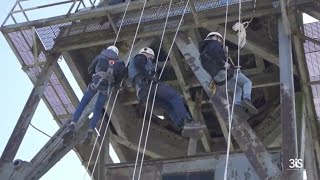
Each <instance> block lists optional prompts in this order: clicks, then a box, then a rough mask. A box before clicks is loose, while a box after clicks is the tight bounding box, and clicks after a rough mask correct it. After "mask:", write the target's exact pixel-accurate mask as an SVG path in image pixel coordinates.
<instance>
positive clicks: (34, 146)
mask: <svg viewBox="0 0 320 180" xmlns="http://www.w3.org/2000/svg"><path fill="white" fill-rule="evenodd" d="M14 2H15V0H10V1H9V0H8V1H2V2H1V6H0V10H1V11H0V12H1V13H0V22H1V23H2V22H3V21H4V19H5V17H6V16H7V14H8V13H9V11H10V9H11V8H12V7H13V5H14ZM30 2H33V3H34V4H32V5H39V4H40V3H39V0H38V1H37V0H31V1H30ZM46 2H48V1H46ZM27 5H28V4H27ZM29 5H30V4H29ZM26 7H27V6H26ZM59 10H61V11H62V9H59ZM59 10H57V9H55V10H54V11H53V10H51V11H46V13H45V15H46V16H47V17H49V16H53V15H54V14H56V13H59V12H57V11H59ZM63 12H66V11H63ZM41 14H42V13H41ZM28 16H30V17H31V19H32V16H34V14H32V13H29V14H28ZM20 18H21V17H20ZM17 19H18V20H19V16H17ZM0 34H1V35H0V54H1V61H0V82H1V83H2V85H1V86H0V87H1V88H0V99H1V101H2V103H1V108H0V114H1V116H2V120H1V122H2V124H1V126H0V154H2V152H3V150H4V148H5V146H6V143H7V141H8V140H9V138H10V135H11V133H12V131H13V129H14V126H15V124H16V122H17V120H18V118H19V116H20V114H21V112H22V109H23V107H24V105H25V103H26V101H27V99H28V97H29V95H30V93H31V91H32V88H33V84H32V83H31V81H30V79H29V78H28V76H27V75H26V74H25V73H24V72H23V71H22V69H21V64H20V63H19V61H18V60H17V58H16V56H15V54H14V53H13V51H12V50H11V48H10V46H9V45H8V43H7V41H6V40H5V38H4V37H3V35H2V33H0ZM60 65H61V66H62V69H63V71H65V72H66V71H68V68H66V64H65V63H64V62H60ZM67 73H69V74H70V72H67ZM67 77H72V75H69V76H67ZM69 82H70V84H71V86H73V87H77V88H76V94H77V96H78V98H81V96H82V92H81V90H80V88H79V87H78V86H77V84H76V82H75V81H74V79H73V80H72V79H71V80H70V81H69ZM32 124H33V125H34V126H36V127H37V128H39V129H41V130H42V131H44V132H45V133H47V134H49V135H53V134H54V133H55V132H56V131H57V130H58V125H57V124H56V122H55V121H54V120H53V117H52V115H51V113H50V112H49V111H48V109H47V107H46V105H45V104H44V103H43V101H42V100H41V102H40V104H39V106H38V108H37V110H36V112H35V114H34V117H33V119H32ZM48 140H49V137H47V136H45V135H43V134H41V133H39V132H38V131H36V130H35V129H33V128H32V127H29V128H28V131H27V133H26V135H25V137H24V139H23V141H22V144H21V146H20V148H19V151H18V153H17V155H16V159H21V160H24V161H30V160H31V159H32V157H33V156H34V155H35V154H36V153H37V152H38V151H39V150H40V149H41V148H42V147H43V145H45V143H46V142H47V141H48ZM114 156H115V155H114V154H113V157H114ZM85 173H86V171H85V168H84V166H82V165H81V162H80V160H79V159H78V156H77V155H76V153H74V151H70V153H68V154H67V155H66V156H65V157H64V158H62V159H61V160H60V161H59V162H58V163H57V164H56V165H55V166H54V167H53V168H52V169H50V170H49V171H48V172H47V173H46V174H45V175H44V176H43V177H42V178H41V180H57V179H61V180H63V179H68V180H79V179H83V176H84V174H85ZM87 179H89V177H88V176H87Z"/></svg>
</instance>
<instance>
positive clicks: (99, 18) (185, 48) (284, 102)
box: [0, 0, 320, 180]
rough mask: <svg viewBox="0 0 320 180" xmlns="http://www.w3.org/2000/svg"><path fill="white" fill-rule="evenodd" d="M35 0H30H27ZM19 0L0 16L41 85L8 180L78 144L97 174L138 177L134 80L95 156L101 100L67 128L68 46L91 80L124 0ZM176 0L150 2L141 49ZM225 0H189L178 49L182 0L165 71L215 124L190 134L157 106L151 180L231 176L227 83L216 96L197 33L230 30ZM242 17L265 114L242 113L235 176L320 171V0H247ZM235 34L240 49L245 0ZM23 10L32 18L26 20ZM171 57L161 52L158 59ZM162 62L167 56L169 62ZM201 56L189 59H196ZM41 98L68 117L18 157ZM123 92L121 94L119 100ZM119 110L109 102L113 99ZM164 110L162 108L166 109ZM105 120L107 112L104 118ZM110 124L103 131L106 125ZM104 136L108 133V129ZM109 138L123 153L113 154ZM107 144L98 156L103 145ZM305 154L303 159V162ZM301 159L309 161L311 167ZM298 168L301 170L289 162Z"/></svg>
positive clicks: (20, 129)
mask: <svg viewBox="0 0 320 180" xmlns="http://www.w3.org/2000/svg"><path fill="white" fill-rule="evenodd" d="M29 1H32V0H29ZM27 2H28V1H26V0H17V1H16V3H15V5H14V7H13V8H12V10H11V11H10V13H9V15H8V17H7V18H6V19H5V21H4V23H3V24H2V27H1V32H2V33H3V35H4V37H5V38H6V40H7V42H8V43H9V45H10V46H11V48H12V50H13V51H14V53H15V55H16V56H17V59H18V60H19V62H20V63H21V65H22V69H23V70H24V71H25V72H26V74H27V75H28V77H29V78H30V80H31V81H32V82H33V83H34V88H33V90H32V92H31V93H30V96H29V99H28V100H27V102H26V105H25V107H24V109H23V111H22V113H21V115H20V117H19V120H18V122H17V124H16V127H15V129H14V131H13V132H12V135H11V137H10V139H9V141H8V143H7V145H6V148H5V150H4V152H3V154H2V155H1V160H0V177H1V179H3V180H5V179H13V180H18V179H19V180H20V179H26V180H29V179H30V180H31V179H39V178H40V177H41V176H42V175H43V174H45V173H46V172H47V171H48V170H49V169H50V168H52V167H53V166H54V165H55V164H56V163H57V162H58V161H59V160H60V159H61V158H63V157H64V155H65V154H67V153H68V152H69V151H70V150H72V149H73V150H75V151H76V153H77V154H78V155H79V157H80V160H81V161H82V163H83V165H85V166H88V167H89V168H88V172H89V173H91V172H92V168H93V164H94V162H95V161H98V167H97V170H96V171H95V172H94V174H93V178H94V179H96V180H98V179H99V180H100V179H108V180H109V179H111V180H113V179H116V180H122V179H123V180H127V179H131V178H132V170H133V165H134V164H133V163H132V162H134V160H135V154H136V152H137V151H139V152H142V148H141V147H140V148H139V147H138V140H139V135H140V132H141V124H142V116H143V115H142V114H141V112H143V110H144V106H143V105H142V104H141V103H139V101H138V100H137V98H136V96H135V91H134V88H133V87H130V86H127V85H125V87H124V90H123V92H122V93H121V94H120V95H119V96H120V97H119V100H118V101H116V106H115V109H114V112H113V116H112V118H111V125H110V127H109V130H108V132H107V139H106V140H105V142H102V141H101V138H99V140H98V145H97V146H96V147H94V148H95V153H94V154H93V159H92V160H91V161H90V162H89V157H90V153H91V150H92V148H93V146H92V145H82V144H79V142H80V141H81V140H82V139H83V137H84V136H85V133H86V130H87V127H88V115H89V114H90V113H91V111H92V103H93V102H94V99H93V100H92V102H91V103H90V104H89V105H88V106H87V107H86V109H85V111H84V113H83V114H82V116H81V118H80V120H79V123H78V124H77V127H76V129H77V132H76V134H75V137H74V138H73V139H72V141H70V142H63V140H62V138H61V136H62V132H63V130H64V127H65V124H66V122H67V120H68V119H69V118H70V117H71V114H72V113H73V112H74V110H75V107H76V106H77V104H78V102H79V100H78V99H77V97H76V95H75V93H74V91H73V88H72V86H71V85H70V84H69V82H68V80H67V78H66V76H65V75H64V73H63V71H62V69H61V68H60V66H59V65H58V64H57V60H58V59H59V58H60V57H61V56H62V57H63V58H64V59H65V61H66V63H67V64H68V66H69V68H70V70H71V71H72V73H73V76H74V77H75V79H76V81H77V83H78V84H79V86H80V88H81V89H82V90H83V91H84V90H85V89H86V87H87V85H88V83H89V82H90V76H89V74H88V73H87V67H88V65H89V64H90V62H91V61H92V59H93V58H94V56H95V55H96V54H98V53H99V52H100V51H101V50H102V48H103V47H105V46H106V45H110V44H113V43H114V41H115V36H116V34H117V32H118V30H119V27H120V23H121V19H122V16H123V13H124V11H125V9H126V3H121V4H116V5H108V2H107V1H101V2H97V1H95V0H94V1H92V0H64V1H59V2H56V3H52V4H44V5H39V6H37V7H28V8H23V7H24V3H27ZM169 2H170V1H169V0H158V1H155V0H150V1H148V2H147V3H146V9H145V13H144V15H143V18H142V21H141V25H140V29H139V32H138V39H137V41H136V43H135V45H134V50H133V54H135V53H136V52H137V51H138V50H139V49H140V48H142V47H145V46H150V47H152V48H153V49H157V47H159V40H160V38H159V37H160V36H161V33H162V29H163V26H164V20H165V18H166V12H167V10H168V8H169V7H168V6H169ZM223 2H224V1H220V0H190V3H189V5H188V9H187V12H186V13H185V17H184V20H183V23H182V26H181V28H180V31H179V33H178V36H177V38H176V41H175V42H174V46H173V51H172V52H171V53H169V54H168V50H169V48H170V44H171V43H172V37H173V34H174V33H175V32H176V28H177V25H178V22H179V20H180V17H181V15H182V14H183V8H184V6H185V5H186V3H187V1H181V0H173V4H172V7H171V12H170V17H169V21H168V27H167V32H166V35H165V40H164V46H163V48H162V49H161V52H160V56H161V57H164V58H163V59H165V57H166V56H167V55H168V56H169V58H170V59H169V63H168V67H166V70H165V73H164V76H163V78H162V81H164V82H166V83H168V84H170V85H172V86H173V87H175V88H176V89H178V90H179V91H180V92H181V94H182V95H183V96H184V100H185V102H186V105H187V106H188V109H189V110H190V112H191V114H192V116H193V117H194V119H196V120H198V121H200V122H201V123H203V124H206V126H207V128H206V129H205V130H204V131H203V133H202V134H201V136H199V137H191V138H184V137H182V136H181V135H180V132H178V131H177V130H175V129H174V128H173V126H172V125H171V124H170V121H169V120H168V117H167V115H166V114H165V113H164V112H163V111H161V110H160V109H156V111H155V112H154V116H153V117H152V122H151V130H150V133H149V141H148V144H147V148H146V152H145V155H146V157H145V159H146V162H145V164H144V165H143V169H142V174H141V179H145V180H147V179H148V180H150V179H154V180H157V179H159V180H160V179H162V180H173V179H191V180H192V179H203V180H206V179H217V180H220V179H223V171H224V164H225V154H226V147H227V140H226V139H227V136H228V129H227V124H228V117H227V115H228V114H227V110H226V106H225V92H224V90H223V88H221V89H220V88H218V93H217V94H216V95H215V96H213V97H208V96H207V95H206V93H204V92H207V87H206V86H205V82H206V76H205V75H204V74H205V73H204V72H203V69H202V68H201V67H200V66H198V65H199V52H198V49H197V44H198V42H199V41H200V40H201V39H203V38H204V37H205V35H206V34H207V33H208V32H210V31H218V32H221V33H222V34H223V32H224V22H225V12H226V6H225V3H223ZM143 3H144V2H143V1H140V0H138V1H133V2H131V4H130V6H129V8H128V11H127V15H126V16H125V18H124V23H123V27H122V30H121V32H120V36H119V40H118V43H117V46H118V47H119V49H120V52H121V53H120V56H121V58H122V59H125V60H126V59H128V53H127V52H128V51H129V49H130V46H131V44H132V40H133V34H134V32H135V30H136V28H137V23H138V20H139V16H140V13H141V8H142V6H143ZM241 3H242V15H241V17H242V20H244V21H245V20H248V19H251V18H253V20H252V22H251V23H250V25H249V27H248V28H247V43H246V45H245V46H244V48H243V49H242V50H241V57H240V59H241V66H242V72H243V73H244V74H246V75H247V76H248V77H249V78H250V79H251V80H252V82H253V88H254V89H253V102H254V104H255V105H256V106H257V107H258V109H259V112H260V113H259V114H258V115H255V116H251V117H249V116H248V115H247V114H245V113H244V112H237V113H235V115H234V119H233V128H232V131H231V133H232V137H233V138H232V141H231V142H230V143H231V144H230V145H231V151H232V152H231V155H230V161H229V163H230V164H229V176H228V177H229V178H228V179H250V180H251V179H252V180H253V179H290V180H295V179H302V171H303V170H304V169H306V172H307V177H308V180H309V179H311V180H317V179H319V178H320V177H319V175H320V174H319V170H320V169H319V164H320V145H319V130H320V129H319V121H320V105H319V104H320V101H319V98H320V90H319V89H320V83H319V80H320V58H319V57H320V54H319V50H320V42H319V39H320V33H319V32H320V24H319V23H314V24H308V25H305V26H304V25H303V22H302V13H307V14H310V15H311V16H313V17H315V18H317V19H320V14H319V12H320V1H319V0H289V1H285V0H279V1H273V0H257V1H256V8H254V4H255V1H252V0H243V1H242V2H241ZM229 4H230V5H229V14H228V22H227V23H228V24H227V35H226V38H227V45H228V46H229V50H230V53H231V56H233V57H236V53H235V52H236V51H237V39H238V37H237V34H236V32H234V31H233V30H232V28H231V27H232V25H233V24H234V23H235V22H237V19H238V6H239V1H237V0H229ZM61 5H64V7H66V6H69V8H68V9H67V10H66V12H65V14H62V15H59V16H55V17H47V18H43V19H37V18H35V19H31V18H30V17H29V16H28V13H44V12H45V9H46V8H52V9H55V8H58V7H60V6H61ZM17 16H20V17H23V18H24V19H25V20H21V18H19V20H18V19H17V18H16V17H17ZM160 59H161V58H160ZM160 65H161V63H160ZM190 65H191V66H190ZM40 99H43V100H44V102H45V104H46V106H47V107H48V109H49V110H50V112H51V114H52V116H53V117H54V119H55V120H56V122H57V123H58V125H59V126H60V127H61V128H60V129H59V130H58V131H57V132H56V133H55V135H54V136H53V137H52V138H51V139H50V140H49V141H48V142H47V143H46V144H45V145H44V146H43V148H42V149H41V150H40V151H39V152H38V153H37V154H36V155H35V156H34V158H33V159H32V160H31V161H30V162H26V161H23V160H19V157H15V156H16V153H17V151H18V149H19V146H20V144H21V142H22V139H23V137H24V135H25V133H26V130H27V128H28V126H29V124H30V122H31V119H32V117H33V114H34V112H35V110H36V108H37V106H38V104H39V101H40ZM113 100H114V97H111V102H113ZM107 112H108V113H110V108H109V109H107ZM158 116H164V119H160V118H159V117H158ZM103 121H106V120H105V119H103V120H102V121H101V122H103ZM105 128H106V127H105V126H104V127H103V128H102V132H104V129H105ZM101 135H102V136H103V134H101ZM109 143H111V144H112V146H113V147H114V149H115V151H116V153H117V155H118V157H119V159H120V161H121V163H120V164H113V163H112V160H111V158H110V155H109ZM100 147H102V152H101V153H100V158H99V159H96V157H97V152H98V151H97V150H98V149H99V148H100ZM300 159H301V161H300ZM292 160H293V161H294V162H297V160H299V162H302V165H303V166H302V167H301V168H300V169H299V167H300V166H298V164H296V163H293V164H294V165H295V166H294V167H293V164H292ZM291 167H293V169H294V170H292V169H291Z"/></svg>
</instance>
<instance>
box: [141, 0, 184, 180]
mask: <svg viewBox="0 0 320 180" xmlns="http://www.w3.org/2000/svg"><path fill="white" fill-rule="evenodd" d="M189 1H190V0H188V1H187V3H186V5H185V8H184V11H183V14H182V16H181V19H180V22H179V25H178V27H177V30H176V33H175V35H174V37H173V40H172V43H171V46H170V48H169V51H168V55H167V58H166V60H165V63H164V65H163V67H162V70H161V73H160V75H159V79H160V78H161V76H162V74H163V71H164V68H165V66H166V63H167V62H168V60H169V54H170V53H171V50H172V48H173V45H174V42H175V39H176V37H177V35H178V32H179V29H180V27H181V24H182V21H183V18H184V15H185V13H186V11H187V7H188V4H189ZM157 89H158V84H157V85H156V88H155V92H154V95H153V102H152V106H151V112H150V116H149V123H148V128H147V132H146V140H145V143H144V147H143V152H142V159H141V163H140V170H139V176H138V180H140V176H141V171H142V165H143V161H144V155H145V151H146V145H147V141H148V136H149V131H150V125H151V118H152V112H153V108H154V103H155V98H156V94H157ZM148 98H149V97H148Z"/></svg>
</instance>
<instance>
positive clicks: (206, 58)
mask: <svg viewBox="0 0 320 180" xmlns="http://www.w3.org/2000/svg"><path fill="white" fill-rule="evenodd" d="M223 43H224V40H223V37H222V35H221V34H220V33H218V32H210V33H209V34H208V35H207V37H206V39H204V40H203V41H202V42H201V43H200V47H199V51H200V54H201V55H200V59H201V63H202V66H203V68H204V69H205V70H206V71H207V72H208V73H209V74H210V75H211V77H212V83H211V84H216V85H218V86H221V85H224V84H225V80H226V74H225V70H226V69H227V80H228V88H230V90H233V89H234V87H235V83H236V71H235V70H234V65H233V62H230V61H229V59H228V58H227V55H226V52H225V50H224V48H223ZM251 90H252V82H251V81H250V79H248V78H247V77H246V76H245V75H244V74H242V73H241V72H239V74H238V81H237V87H236V93H235V105H237V106H240V107H241V108H243V109H246V110H248V111H249V112H250V113H251V114H256V113H258V110H257V109H256V108H255V107H254V105H253V104H252V102H251Z"/></svg>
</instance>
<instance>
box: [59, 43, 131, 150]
mask: <svg viewBox="0 0 320 180" xmlns="http://www.w3.org/2000/svg"><path fill="white" fill-rule="evenodd" d="M118 54H119V50H118V48H117V47H116V46H109V47H108V48H106V49H103V50H102V52H101V53H100V54H99V55H97V56H96V57H95V59H94V60H93V61H92V63H91V64H90V66H89V68H88V72H89V74H90V75H91V76H92V82H91V83H90V84H89V86H88V88H87V91H86V92H85V93H84V95H83V97H82V99H81V101H80V103H79V105H78V107H77V109H76V111H75V112H74V114H73V116H72V118H71V123H70V124H69V125H68V127H67V130H66V132H65V134H64V135H63V138H67V137H70V136H72V135H73V133H74V130H75V123H77V121H78V120H79V118H80V116H81V114H82V112H83V110H84V109H85V107H86V106H87V105H88V103H89V102H90V100H91V99H92V98H93V97H94V95H95V94H96V93H98V98H97V101H96V104H95V107H94V111H93V116H92V118H91V121H90V125H89V130H88V133H87V136H86V138H85V141H84V144H89V143H90V141H91V138H92V134H93V131H94V129H95V127H96V125H97V123H98V121H99V119H100V118H101V112H102V110H103V107H104V104H105V102H106V100H107V99H108V95H109V94H110V91H111V90H112V87H115V88H117V87H119V84H120V82H121V80H122V78H123V77H124V76H125V75H126V66H125V63H124V62H123V61H122V60H119V57H118Z"/></svg>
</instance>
